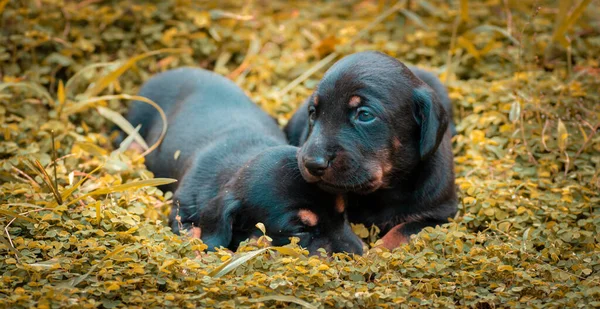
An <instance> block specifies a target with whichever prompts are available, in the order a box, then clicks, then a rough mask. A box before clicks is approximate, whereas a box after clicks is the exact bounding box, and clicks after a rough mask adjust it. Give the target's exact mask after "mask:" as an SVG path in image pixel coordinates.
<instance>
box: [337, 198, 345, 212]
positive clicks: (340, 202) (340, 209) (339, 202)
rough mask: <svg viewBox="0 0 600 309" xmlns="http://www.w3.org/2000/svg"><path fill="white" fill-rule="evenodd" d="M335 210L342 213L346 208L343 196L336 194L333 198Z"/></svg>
mask: <svg viewBox="0 0 600 309" xmlns="http://www.w3.org/2000/svg"><path fill="white" fill-rule="evenodd" d="M335 210H336V211H337V212H339V213H342V212H344V210H346V204H345V203H344V197H343V196H342V195H338V196H337V197H336V198H335Z"/></svg>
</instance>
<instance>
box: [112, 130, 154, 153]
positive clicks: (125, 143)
mask: <svg viewBox="0 0 600 309" xmlns="http://www.w3.org/2000/svg"><path fill="white" fill-rule="evenodd" d="M140 128H142V125H141V124H138V126H137V127H135V129H134V132H135V133H136V135H137V136H139V132H140ZM136 135H133V134H130V135H128V136H127V137H126V138H125V139H123V141H122V142H121V143H120V144H119V149H117V150H115V152H116V153H123V152H125V150H127V149H128V148H129V146H131V143H133V141H134V140H135V136H136ZM146 149H147V148H146ZM111 155H112V154H111Z"/></svg>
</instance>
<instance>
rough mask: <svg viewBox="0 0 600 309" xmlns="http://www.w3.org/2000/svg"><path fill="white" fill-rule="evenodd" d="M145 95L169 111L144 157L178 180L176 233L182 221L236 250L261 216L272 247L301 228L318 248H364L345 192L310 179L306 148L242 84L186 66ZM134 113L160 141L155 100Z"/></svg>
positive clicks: (148, 135)
mask: <svg viewBox="0 0 600 309" xmlns="http://www.w3.org/2000/svg"><path fill="white" fill-rule="evenodd" d="M140 95H141V96H144V97H147V98H149V99H151V100H153V101H154V102H156V103H157V104H159V105H160V106H161V107H162V108H163V110H164V111H165V113H166V114H167V117H168V122H169V128H168V131H167V135H166V137H165V139H164V141H163V142H162V144H161V145H160V147H159V148H158V149H157V150H156V151H154V152H152V153H150V154H149V155H148V156H147V157H146V164H147V166H148V168H149V169H150V170H151V171H152V172H153V173H154V174H155V176H157V177H171V178H176V179H178V183H177V185H176V186H173V187H171V188H170V189H174V190H175V191H174V192H175V193H174V205H173V209H172V212H171V215H170V225H171V228H172V229H173V231H175V232H176V233H178V232H179V230H180V224H182V226H183V228H185V229H187V230H189V229H190V228H192V227H194V226H195V227H200V229H201V238H202V240H203V241H204V242H205V243H206V244H207V245H208V246H209V250H212V249H214V248H215V247H220V246H223V247H228V248H230V249H232V250H235V249H236V248H237V246H238V245H239V242H240V241H243V240H245V239H247V238H249V237H251V236H260V231H258V229H257V228H256V227H255V224H256V223H258V222H263V223H264V224H265V226H266V229H267V234H268V235H269V236H271V237H272V238H273V245H283V244H286V243H289V237H291V236H296V237H299V238H300V244H301V245H302V246H304V247H306V248H308V249H309V251H310V252H311V253H314V252H315V251H316V249H318V248H320V247H322V248H325V249H327V250H328V251H330V252H341V251H345V252H351V253H358V254H362V243H361V241H360V239H359V238H358V237H357V236H356V235H355V234H354V233H353V232H352V230H351V228H350V225H349V223H348V220H347V218H346V214H345V213H344V212H341V213H340V212H339V211H338V210H337V208H336V199H337V198H338V195H335V194H329V193H325V192H323V191H321V190H319V189H318V188H317V187H316V186H314V185H311V184H309V183H307V182H305V181H304V180H303V179H302V177H301V175H300V171H299V170H298V166H297V163H296V154H297V151H298V148H297V147H292V146H288V145H287V141H286V138H285V135H284V134H283V133H282V132H281V130H280V129H279V127H278V125H277V124H276V123H275V122H274V121H273V119H272V118H271V117H269V116H268V115H267V114H266V113H265V112H263V111H262V110H260V109H259V108H258V107H257V106H256V105H255V104H253V103H252V102H251V101H250V99H249V98H248V97H247V96H246V95H245V94H244V93H243V91H242V90H241V89H239V87H237V86H236V85H235V84H234V83H232V82H231V81H229V80H227V79H226V78H224V77H222V76H220V75H217V74H214V73H212V72H209V71H205V70H201V69H193V68H181V69H176V70H171V71H167V72H165V73H161V74H158V75H156V76H154V77H153V78H151V79H150V80H149V81H148V82H146V83H145V84H144V86H143V87H142V89H141V90H140ZM127 118H128V120H129V121H130V122H131V123H132V124H133V126H137V125H138V124H142V127H141V130H140V133H141V135H142V136H143V137H144V139H145V140H146V141H147V142H148V144H152V143H154V142H155V141H156V140H157V139H158V137H159V134H160V131H161V128H162V123H161V119H160V117H159V116H158V113H157V112H156V111H154V109H153V108H152V107H150V106H148V105H146V104H143V103H141V102H135V103H134V105H133V106H132V108H131V110H130V111H129V114H128V115H127ZM178 151H179V152H180V155H179V157H178V158H177V159H175V158H174V155H175V153H176V152H178ZM300 210H309V211H311V212H312V213H314V214H315V216H316V217H317V218H318V222H317V224H316V225H315V226H309V225H307V224H305V223H306V222H303V221H302V220H301V218H300V217H299V211H300ZM177 216H179V217H180V221H181V222H178V220H176V218H177Z"/></svg>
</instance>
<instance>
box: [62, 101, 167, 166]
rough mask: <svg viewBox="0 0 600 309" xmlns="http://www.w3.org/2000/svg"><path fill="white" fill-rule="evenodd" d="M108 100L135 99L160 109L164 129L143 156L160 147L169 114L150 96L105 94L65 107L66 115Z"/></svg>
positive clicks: (157, 109)
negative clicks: (149, 97)
mask: <svg viewBox="0 0 600 309" xmlns="http://www.w3.org/2000/svg"><path fill="white" fill-rule="evenodd" d="M107 100H129V101H133V100H135V101H140V102H144V103H146V104H150V105H151V106H152V107H154V108H155V109H156V111H158V114H159V115H160V118H161V119H162V121H163V129H162V132H161V133H160V136H159V137H158V140H157V141H156V142H155V143H154V145H152V146H150V147H149V148H148V149H147V150H146V151H144V153H142V156H143V157H144V156H146V155H147V154H149V153H151V152H152V151H153V150H154V149H156V148H157V147H158V145H160V143H161V142H162V141H163V139H164V138H165V135H166V134H167V128H168V123H167V115H166V114H165V112H164V111H163V109H162V108H161V107H160V106H159V105H158V104H156V103H155V102H154V101H152V100H150V99H148V98H145V97H142V96H137V95H128V94H115V95H105V96H101V97H96V98H91V99H88V100H84V101H81V102H79V103H77V104H76V105H73V106H70V107H69V108H68V109H65V115H70V114H73V113H77V112H80V111H82V110H84V109H86V108H88V107H89V106H91V105H92V104H93V103H97V102H101V101H107Z"/></svg>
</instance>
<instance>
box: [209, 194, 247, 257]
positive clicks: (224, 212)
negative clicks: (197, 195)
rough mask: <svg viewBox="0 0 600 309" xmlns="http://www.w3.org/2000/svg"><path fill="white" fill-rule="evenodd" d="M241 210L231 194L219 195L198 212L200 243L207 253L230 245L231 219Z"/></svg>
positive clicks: (238, 202)
mask: <svg viewBox="0 0 600 309" xmlns="http://www.w3.org/2000/svg"><path fill="white" fill-rule="evenodd" d="M240 208H241V202H240V201H238V200H237V199H235V197H234V196H233V194H231V193H225V194H219V195H218V196H217V197H215V198H213V199H212V200H211V201H210V202H209V203H208V205H206V207H204V208H203V209H202V210H200V214H199V216H200V219H199V222H198V224H199V226H200V229H201V230H202V236H201V239H202V242H204V244H206V245H207V246H208V250H209V251H213V250H215V248H218V247H221V246H222V247H225V248H227V247H228V246H229V244H230V243H231V237H232V233H233V219H234V218H235V215H236V213H237V211H238V210H239V209H240Z"/></svg>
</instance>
